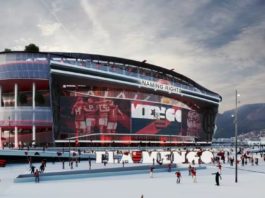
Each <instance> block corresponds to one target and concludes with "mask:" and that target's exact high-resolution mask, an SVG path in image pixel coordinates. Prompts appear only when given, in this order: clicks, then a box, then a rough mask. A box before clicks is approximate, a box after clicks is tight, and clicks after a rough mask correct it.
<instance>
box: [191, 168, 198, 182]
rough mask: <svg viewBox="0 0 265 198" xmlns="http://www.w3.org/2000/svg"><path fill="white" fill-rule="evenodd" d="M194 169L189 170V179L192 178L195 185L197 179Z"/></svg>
mask: <svg viewBox="0 0 265 198" xmlns="http://www.w3.org/2000/svg"><path fill="white" fill-rule="evenodd" d="M196 174H197V173H196V169H195V167H193V168H192V169H191V177H192V179H193V183H197V177H196Z"/></svg>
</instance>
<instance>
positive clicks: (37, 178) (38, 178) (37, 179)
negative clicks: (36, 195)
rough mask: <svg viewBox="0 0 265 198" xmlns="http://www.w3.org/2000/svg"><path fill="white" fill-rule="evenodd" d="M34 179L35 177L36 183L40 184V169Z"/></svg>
mask: <svg viewBox="0 0 265 198" xmlns="http://www.w3.org/2000/svg"><path fill="white" fill-rule="evenodd" d="M34 177H35V182H36V183H39V182H40V172H39V170H38V169H36V171H35V172H34Z"/></svg>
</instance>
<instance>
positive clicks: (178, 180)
mask: <svg viewBox="0 0 265 198" xmlns="http://www.w3.org/2000/svg"><path fill="white" fill-rule="evenodd" d="M175 174H176V177H177V181H176V183H177V184H180V178H181V173H180V171H177V172H176V173H175Z"/></svg>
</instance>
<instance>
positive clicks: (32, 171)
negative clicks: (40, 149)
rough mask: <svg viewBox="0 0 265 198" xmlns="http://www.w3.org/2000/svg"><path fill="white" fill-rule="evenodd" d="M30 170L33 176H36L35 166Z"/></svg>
mask: <svg viewBox="0 0 265 198" xmlns="http://www.w3.org/2000/svg"><path fill="white" fill-rule="evenodd" d="M30 170H31V174H34V173H35V166H33V165H31V167H30Z"/></svg>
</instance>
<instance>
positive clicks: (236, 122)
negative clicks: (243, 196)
mask: <svg viewBox="0 0 265 198" xmlns="http://www.w3.org/2000/svg"><path fill="white" fill-rule="evenodd" d="M238 96H239V94H238V93H237V90H236V109H235V121H234V122H235V162H236V164H235V182H236V183H237V176H238V174H237V173H238V170H237V124H238V119H237V104H238V100H237V97H238Z"/></svg>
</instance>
